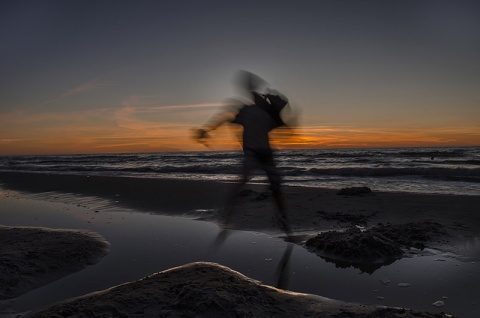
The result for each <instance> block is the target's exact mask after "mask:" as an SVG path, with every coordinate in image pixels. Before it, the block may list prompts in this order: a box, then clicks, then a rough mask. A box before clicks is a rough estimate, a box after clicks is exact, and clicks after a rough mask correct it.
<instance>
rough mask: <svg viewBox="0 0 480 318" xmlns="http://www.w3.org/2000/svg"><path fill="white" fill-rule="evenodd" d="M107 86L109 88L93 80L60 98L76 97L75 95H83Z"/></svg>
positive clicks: (105, 84) (106, 84)
mask: <svg viewBox="0 0 480 318" xmlns="http://www.w3.org/2000/svg"><path fill="white" fill-rule="evenodd" d="M107 86H110V84H108V83H105V82H101V81H99V80H96V79H95V80H92V81H90V82H87V83H84V84H81V85H79V86H77V87H74V88H72V89H70V90H69V91H67V92H66V93H64V94H63V95H62V97H68V96H72V95H77V94H81V93H85V92H89V91H93V90H98V89H100V88H103V87H107Z"/></svg>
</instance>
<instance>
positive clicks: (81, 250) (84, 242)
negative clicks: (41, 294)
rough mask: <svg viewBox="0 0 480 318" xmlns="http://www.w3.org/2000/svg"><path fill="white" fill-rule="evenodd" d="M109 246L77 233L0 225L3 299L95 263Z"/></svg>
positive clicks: (92, 235)
mask: <svg viewBox="0 0 480 318" xmlns="http://www.w3.org/2000/svg"><path fill="white" fill-rule="evenodd" d="M108 246H109V244H108V243H107V242H106V241H105V240H104V239H103V238H102V237H100V236H99V235H97V234H94V233H90V232H85V231H74V230H53V229H47V228H36V227H7V226H0V256H1V257H0V299H9V298H13V297H17V296H19V295H21V294H23V293H25V292H27V291H29V290H32V289H35V288H37V287H40V286H42V285H45V284H47V283H49V282H51V281H54V280H56V279H59V278H61V277H64V276H66V275H68V274H71V273H73V272H76V271H78V270H80V269H82V268H84V267H86V266H87V265H90V264H94V263H96V262H97V261H98V260H99V259H100V258H101V257H103V256H105V255H106V254H107V253H108Z"/></svg>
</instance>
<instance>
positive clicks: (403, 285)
mask: <svg viewBox="0 0 480 318" xmlns="http://www.w3.org/2000/svg"><path fill="white" fill-rule="evenodd" d="M409 286H410V284H409V283H399V284H398V287H409Z"/></svg>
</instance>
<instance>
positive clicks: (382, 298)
mask: <svg viewBox="0 0 480 318" xmlns="http://www.w3.org/2000/svg"><path fill="white" fill-rule="evenodd" d="M376 298H377V299H378V300H384V299H385V297H382V296H377V297H376Z"/></svg>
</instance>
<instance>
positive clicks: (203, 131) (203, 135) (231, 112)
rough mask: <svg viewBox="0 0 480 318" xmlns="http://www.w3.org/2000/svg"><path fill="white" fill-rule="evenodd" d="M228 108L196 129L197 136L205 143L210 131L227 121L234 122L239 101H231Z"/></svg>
mask: <svg viewBox="0 0 480 318" xmlns="http://www.w3.org/2000/svg"><path fill="white" fill-rule="evenodd" d="M227 105H228V106H227V108H226V109H225V110H224V111H222V112H219V113H217V114H216V115H214V116H213V117H212V118H210V119H209V120H208V121H207V122H206V123H205V124H204V125H203V126H202V127H201V128H199V129H196V130H195V138H196V139H197V140H198V141H199V142H201V143H204V144H205V139H207V138H209V137H210V136H209V135H208V133H209V132H210V131H213V130H215V129H217V128H218V127H220V126H222V125H223V124H224V123H226V122H232V121H233V120H234V119H235V116H236V115H237V114H238V108H239V103H238V102H235V103H233V102H229V103H228V104H227Z"/></svg>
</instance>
